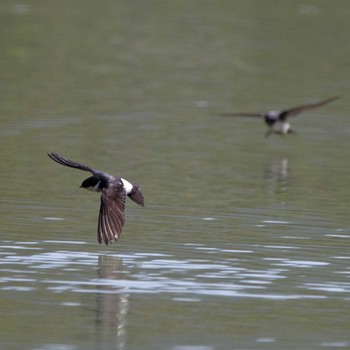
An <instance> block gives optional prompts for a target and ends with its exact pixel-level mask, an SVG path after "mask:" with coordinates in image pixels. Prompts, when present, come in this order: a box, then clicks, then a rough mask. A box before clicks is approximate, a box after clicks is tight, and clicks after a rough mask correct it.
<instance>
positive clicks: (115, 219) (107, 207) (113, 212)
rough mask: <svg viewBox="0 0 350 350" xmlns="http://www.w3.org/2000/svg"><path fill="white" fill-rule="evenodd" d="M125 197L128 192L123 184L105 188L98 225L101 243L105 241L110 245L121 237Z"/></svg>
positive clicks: (98, 235) (98, 236) (98, 238)
mask: <svg viewBox="0 0 350 350" xmlns="http://www.w3.org/2000/svg"><path fill="white" fill-rule="evenodd" d="M125 198H126V192H125V190H124V188H123V186H122V185H121V184H120V185H119V184H118V185H114V186H110V187H108V188H106V189H104V190H103V192H102V195H101V206H100V214H99V217H98V227H97V240H98V242H99V243H100V244H101V243H102V242H104V243H105V244H106V245H108V244H109V243H112V242H113V241H117V240H118V238H119V237H120V234H121V232H122V229H123V226H124V223H125V217H124V209H125Z"/></svg>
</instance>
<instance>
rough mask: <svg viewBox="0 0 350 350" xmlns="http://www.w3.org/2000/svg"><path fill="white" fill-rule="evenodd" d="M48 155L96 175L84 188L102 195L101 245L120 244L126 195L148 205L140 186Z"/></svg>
mask: <svg viewBox="0 0 350 350" xmlns="http://www.w3.org/2000/svg"><path fill="white" fill-rule="evenodd" d="M47 155H48V156H49V157H50V158H51V159H52V160H54V161H55V162H57V163H59V164H61V165H64V166H67V167H70V168H75V169H80V170H84V171H89V172H90V173H92V176H91V177H88V178H87V179H86V180H84V181H83V182H82V184H81V186H80V187H82V188H85V189H86V190H89V191H93V192H101V206H100V213H99V217H98V227H97V239H98V242H99V243H100V244H101V243H102V241H103V242H105V244H106V245H108V244H109V243H112V242H113V241H117V240H118V238H119V237H120V234H121V232H122V229H123V226H124V223H125V216H124V210H125V199H126V195H128V196H129V198H130V199H132V200H133V201H134V202H135V203H137V204H139V205H141V206H144V199H143V195H142V193H141V191H140V187H139V186H138V185H134V184H131V183H130V182H129V181H127V180H125V179H123V178H121V177H117V176H112V175H109V174H107V173H104V172H102V171H98V170H95V169H93V168H90V167H89V166H87V165H84V164H81V163H77V162H73V161H71V160H69V159H66V158H63V157H61V156H60V155H58V154H57V153H48V154H47Z"/></svg>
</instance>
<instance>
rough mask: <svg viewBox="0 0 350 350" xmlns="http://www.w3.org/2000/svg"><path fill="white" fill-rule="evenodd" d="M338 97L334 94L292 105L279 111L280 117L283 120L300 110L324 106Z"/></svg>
mask: <svg viewBox="0 0 350 350" xmlns="http://www.w3.org/2000/svg"><path fill="white" fill-rule="evenodd" d="M339 98H340V97H339V96H335V97H331V98H327V99H325V100H322V101H319V102H315V103H309V104H304V105H300V106H296V107H292V108H289V109H286V110H285V111H283V112H282V113H281V116H280V119H281V120H284V119H286V118H287V117H290V116H294V115H296V114H298V113H300V112H302V111H305V110H308V109H314V108H318V107H321V106H324V105H326V104H328V103H331V102H333V101H335V100H338V99H339Z"/></svg>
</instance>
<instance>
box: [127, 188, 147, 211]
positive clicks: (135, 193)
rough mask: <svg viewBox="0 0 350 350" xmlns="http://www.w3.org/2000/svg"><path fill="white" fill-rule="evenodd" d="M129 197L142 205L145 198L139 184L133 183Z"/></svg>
mask: <svg viewBox="0 0 350 350" xmlns="http://www.w3.org/2000/svg"><path fill="white" fill-rule="evenodd" d="M128 196H129V198H130V199H132V200H133V201H134V202H135V203H136V204H138V205H141V207H143V206H144V204H145V200H144V198H143V195H142V193H141V188H140V186H139V185H133V187H132V190H131V192H130V193H129V194H128Z"/></svg>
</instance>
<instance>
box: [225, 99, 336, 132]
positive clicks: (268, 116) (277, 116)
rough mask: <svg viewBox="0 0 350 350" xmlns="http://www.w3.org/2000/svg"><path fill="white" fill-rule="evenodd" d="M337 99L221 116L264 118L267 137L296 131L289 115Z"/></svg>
mask: <svg viewBox="0 0 350 350" xmlns="http://www.w3.org/2000/svg"><path fill="white" fill-rule="evenodd" d="M337 99H339V97H331V98H327V99H326V100H322V101H319V102H315V103H309V104H304V105H300V106H296V107H292V108H288V109H285V110H282V111H269V112H267V113H221V116H226V117H237V116H241V117H258V118H264V121H265V123H266V125H267V126H268V128H269V130H268V132H267V133H266V137H267V136H270V135H271V134H280V135H286V134H291V133H295V131H294V130H293V129H292V128H291V126H290V124H289V123H288V121H287V119H288V117H292V116H295V115H297V114H299V113H301V112H303V111H305V110H308V109H314V108H318V107H321V106H324V105H326V104H327V103H330V102H333V101H335V100H337Z"/></svg>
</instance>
